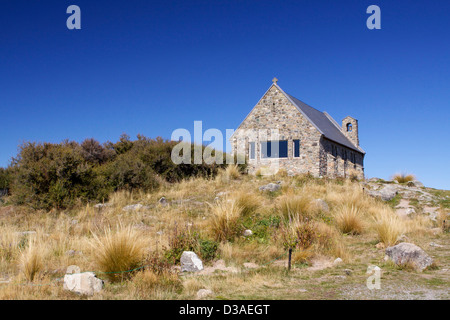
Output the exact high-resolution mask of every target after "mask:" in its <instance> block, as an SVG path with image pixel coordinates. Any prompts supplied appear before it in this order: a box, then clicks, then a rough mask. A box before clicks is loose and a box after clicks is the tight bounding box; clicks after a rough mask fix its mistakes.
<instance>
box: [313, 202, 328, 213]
mask: <svg viewBox="0 0 450 320" xmlns="http://www.w3.org/2000/svg"><path fill="white" fill-rule="evenodd" d="M315 202H316V205H317V207H318V208H319V209H320V210H322V211H323V212H329V211H330V208H329V207H328V203H326V202H325V200H322V199H316V200H315Z"/></svg>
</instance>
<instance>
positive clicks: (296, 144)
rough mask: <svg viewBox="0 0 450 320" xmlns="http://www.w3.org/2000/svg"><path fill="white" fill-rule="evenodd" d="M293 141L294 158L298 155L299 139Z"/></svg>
mask: <svg viewBox="0 0 450 320" xmlns="http://www.w3.org/2000/svg"><path fill="white" fill-rule="evenodd" d="M293 142H294V158H298V157H300V140H298V139H296V140H294V141H293Z"/></svg>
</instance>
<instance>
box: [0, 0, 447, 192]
mask: <svg viewBox="0 0 450 320" xmlns="http://www.w3.org/2000/svg"><path fill="white" fill-rule="evenodd" d="M0 4H1V6H0V119H1V122H0V123H1V134H0V166H7V165H8V163H9V161H10V159H11V157H12V156H15V155H16V153H17V146H18V145H19V144H20V143H21V142H23V141H41V142H42V141H50V142H60V141H62V140H63V139H66V138H67V139H70V140H76V141H80V142H81V141H82V140H84V139H85V138H89V137H94V138H96V139H98V140H99V141H101V142H105V141H107V140H111V141H116V140H117V139H118V138H119V136H120V134H122V133H123V132H126V133H128V134H129V135H130V136H131V137H132V138H135V136H136V134H138V133H141V134H144V135H146V136H149V137H153V138H154V137H156V136H162V137H165V138H170V136H171V133H172V131H173V130H174V129H177V128H186V129H189V130H193V122H194V120H202V121H203V129H204V130H205V129H208V128H218V129H220V130H223V131H225V129H235V128H236V127H237V126H238V125H239V124H240V122H241V121H242V120H243V119H244V117H245V116H246V115H247V114H248V113H249V112H250V110H251V109H252V108H253V106H254V105H255V104H256V103H257V102H258V100H259V98H260V97H261V96H262V95H263V93H264V92H265V91H266V90H267V89H268V87H269V86H270V85H271V80H272V78H273V77H274V76H276V77H277V78H278V79H279V83H278V84H279V85H280V86H281V88H283V90H284V91H286V92H287V93H289V94H291V95H293V96H295V97H297V98H298V99H300V100H303V101H304V102H306V103H308V104H310V105H311V106H313V107H315V108H317V109H319V110H321V111H327V112H328V113H330V114H331V115H332V116H333V117H334V118H335V119H336V120H337V121H340V120H341V119H343V118H344V117H345V116H347V115H351V116H353V117H355V118H357V119H358V120H359V127H360V142H361V146H362V147H363V148H364V149H365V150H366V152H367V155H366V158H365V168H366V175H367V176H368V177H373V176H377V177H381V178H385V179H387V178H389V176H390V175H391V174H393V173H395V172H398V171H406V172H410V173H414V174H416V175H417V177H418V179H419V180H421V181H423V182H424V183H425V185H427V186H430V187H435V188H445V189H450V173H449V172H450V170H449V159H450V148H449V142H448V139H449V136H450V127H449V119H450V111H449V107H450V36H449V35H450V2H449V1H424V0H420V1H419V0H410V1H402V0H396V1H392V0H390V1H384V0H383V1H382V0H370V1H365V0H344V1H336V0H327V1H325V0H316V1H306V0H305V1H301V0H296V1H284V0H280V1H273V0H270V1H265V0H258V1H245V0H240V1H237V0H229V1H218V0H204V1H196V0H183V1H169V0H161V1H150V0H132V1H100V0H96V1H92V0H91V1H87V0H71V1H63V0H58V1H56V0H55V1H48V0H40V1H29V0H2V1H1V3H0ZM71 4H76V5H78V6H80V8H81V15H82V21H81V25H82V30H73V31H70V30H68V29H67V28H66V19H67V18H68V16H69V15H68V14H66V9H67V7H68V6H69V5H71ZM371 4H376V5H378V6H380V8H381V27H382V29H381V30H369V29H367V27H366V20H367V18H368V17H369V14H367V13H366V9H367V7H368V6H369V5H371Z"/></svg>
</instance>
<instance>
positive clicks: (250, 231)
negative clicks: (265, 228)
mask: <svg viewBox="0 0 450 320" xmlns="http://www.w3.org/2000/svg"><path fill="white" fill-rule="evenodd" d="M251 235H253V231H252V230H250V229H247V230H245V231H244V237H250V236H251Z"/></svg>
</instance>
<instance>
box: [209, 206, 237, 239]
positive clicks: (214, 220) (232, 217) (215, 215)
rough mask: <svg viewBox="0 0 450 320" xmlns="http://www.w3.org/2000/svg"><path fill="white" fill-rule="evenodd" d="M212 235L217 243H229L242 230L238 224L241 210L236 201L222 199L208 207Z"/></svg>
mask: <svg viewBox="0 0 450 320" xmlns="http://www.w3.org/2000/svg"><path fill="white" fill-rule="evenodd" d="M210 207H211V213H212V217H211V223H210V228H211V231H212V234H213V236H214V238H215V240H217V241H230V240H233V238H234V237H235V236H236V235H237V234H238V233H239V231H241V230H242V226H241V225H240V223H239V219H240V218H241V213H242V208H241V207H240V206H238V205H237V203H236V201H234V200H228V199H223V200H220V201H218V202H217V203H215V204H213V205H210Z"/></svg>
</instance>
